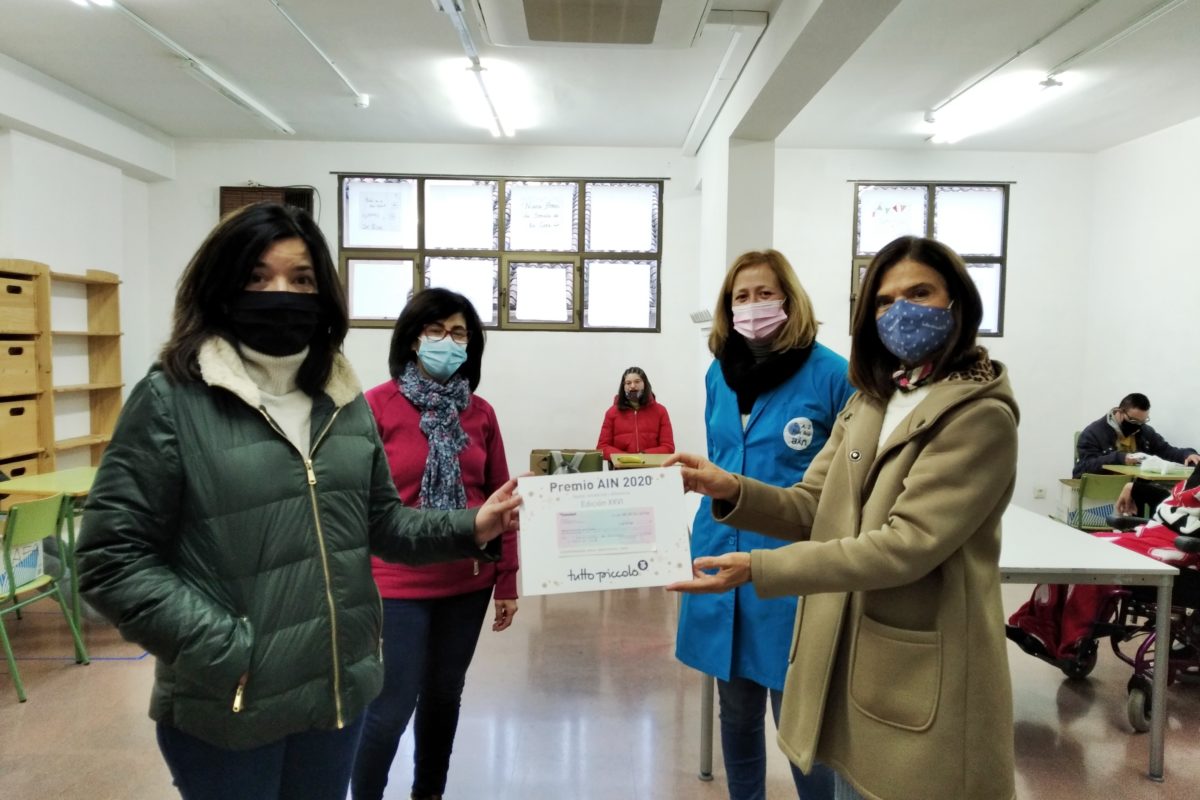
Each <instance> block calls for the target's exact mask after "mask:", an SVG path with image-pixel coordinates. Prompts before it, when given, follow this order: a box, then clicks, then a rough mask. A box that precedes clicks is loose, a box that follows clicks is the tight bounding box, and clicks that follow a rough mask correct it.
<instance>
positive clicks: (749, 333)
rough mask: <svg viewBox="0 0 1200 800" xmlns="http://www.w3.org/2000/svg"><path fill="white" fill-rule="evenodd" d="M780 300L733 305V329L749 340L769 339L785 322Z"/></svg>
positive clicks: (784, 312) (785, 317) (785, 315)
mask: <svg viewBox="0 0 1200 800" xmlns="http://www.w3.org/2000/svg"><path fill="white" fill-rule="evenodd" d="M787 318H788V315H787V312H786V311H784V310H783V301H782V300H767V301H765V302H762V303H745V304H743V305H740V306H734V307H733V329H734V330H735V331H737V332H738V333H740V334H741V335H742V336H744V337H746V338H747V339H750V340H751V341H755V342H760V341H762V340H764V339H770V338H771V337H772V336H774V335H775V332H776V331H778V330H779V329H780V328H781V327H783V323H785V322H787Z"/></svg>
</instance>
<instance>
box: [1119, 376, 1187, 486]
mask: <svg viewBox="0 0 1200 800" xmlns="http://www.w3.org/2000/svg"><path fill="white" fill-rule="evenodd" d="M1117 408H1119V409H1121V410H1122V411H1128V410H1129V409H1131V408H1136V409H1137V410H1138V411H1149V410H1150V398H1149V397H1146V395H1144V394H1142V393H1141V392H1133V393H1132V394H1127V395H1125V397H1123V398H1122V399H1121V405H1119V406H1117ZM1196 471H1197V472H1200V470H1196Z"/></svg>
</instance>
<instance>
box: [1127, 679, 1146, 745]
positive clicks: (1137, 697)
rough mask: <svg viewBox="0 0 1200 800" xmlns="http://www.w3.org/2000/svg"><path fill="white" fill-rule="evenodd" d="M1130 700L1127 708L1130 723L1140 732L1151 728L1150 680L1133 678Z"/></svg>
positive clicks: (1130, 687)
mask: <svg viewBox="0 0 1200 800" xmlns="http://www.w3.org/2000/svg"><path fill="white" fill-rule="evenodd" d="M1129 683H1130V686H1129V701H1128V702H1127V703H1126V704H1125V709H1126V711H1127V712H1128V714H1129V725H1130V727H1132V728H1133V729H1134V730H1135V731H1137V732H1138V733H1145V732H1146V731H1148V730H1150V687H1149V686H1148V685H1146V684H1148V683H1149V681H1141V680H1137V679H1134V680H1131V681H1130V682H1129Z"/></svg>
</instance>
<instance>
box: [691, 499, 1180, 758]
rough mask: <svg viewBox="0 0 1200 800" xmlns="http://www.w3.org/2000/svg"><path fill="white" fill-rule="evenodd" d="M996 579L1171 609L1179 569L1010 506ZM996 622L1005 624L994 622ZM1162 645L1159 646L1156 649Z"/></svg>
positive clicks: (1159, 703) (1157, 703) (1162, 715)
mask: <svg viewBox="0 0 1200 800" xmlns="http://www.w3.org/2000/svg"><path fill="white" fill-rule="evenodd" d="M1002 531H1003V538H1002V539H1001V544H1000V579H1001V581H1002V582H1004V583H1104V584H1108V583H1114V584H1118V585H1121V586H1133V585H1139V584H1141V585H1151V586H1157V587H1158V601H1157V602H1158V607H1159V608H1160V609H1169V608H1170V607H1171V585H1172V583H1174V581H1175V576H1176V575H1178V574H1179V570H1177V569H1176V568H1175V567H1172V566H1169V565H1167V564H1164V563H1162V562H1161V561H1155V560H1154V559H1152V558H1149V557H1147V556H1143V555H1140V554H1138V553H1135V552H1133V551H1132V550H1126V549H1125V548H1124V547H1118V546H1116V545H1114V544H1112V543H1110V542H1106V541H1104V540H1103V539H1097V538H1096V537H1094V536H1092V535H1091V534H1088V533H1086V532H1084V531H1080V530H1076V529H1075V528H1072V527H1070V526H1068V525H1066V524H1065V523H1062V522H1058V521H1057V520H1053V519H1051V518H1049V517H1045V516H1042V515H1040V514H1035V513H1034V512H1032V511H1029V510H1027V509H1024V508H1020V507H1018V506H1012V505H1010V506H1009V507H1008V509H1007V510H1006V511H1005V512H1004V521H1003V528H1002ZM996 624H998V625H999V624H1003V620H997V622H996ZM1155 640H1156V641H1157V642H1160V643H1161V642H1169V641H1170V640H1171V615H1170V614H1169V613H1165V614H1164V613H1159V614H1157V615H1156V616H1155ZM1159 647H1163V645H1161V644H1160V645H1159ZM1160 666H1161V667H1162V668H1160V669H1155V670H1154V685H1153V689H1152V691H1151V699H1150V770H1149V775H1150V778H1151V779H1152V780H1155V781H1161V780H1162V779H1163V748H1164V744H1165V732H1166V726H1167V670H1166V668H1165V665H1160ZM713 686H714V684H713V678H712V676H711V675H706V676H704V682H703V686H702V688H701V695H700V779H701V780H712V741H713Z"/></svg>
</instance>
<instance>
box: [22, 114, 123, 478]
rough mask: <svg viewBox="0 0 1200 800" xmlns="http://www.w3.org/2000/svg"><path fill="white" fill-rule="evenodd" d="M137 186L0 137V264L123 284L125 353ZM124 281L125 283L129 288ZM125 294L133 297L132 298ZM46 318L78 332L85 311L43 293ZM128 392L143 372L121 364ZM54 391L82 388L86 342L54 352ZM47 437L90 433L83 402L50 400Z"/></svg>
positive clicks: (104, 167)
mask: <svg viewBox="0 0 1200 800" xmlns="http://www.w3.org/2000/svg"><path fill="white" fill-rule="evenodd" d="M145 240H146V185H145V184H144V183H142V182H141V181H139V180H136V179H133V178H129V177H126V176H125V175H123V174H122V172H121V170H120V169H119V168H118V167H115V166H112V165H110V164H108V163H104V162H101V161H97V160H95V159H93V158H90V157H88V156H85V155H81V154H79V153H77V152H74V151H73V150H70V149H67V148H64V147H60V146H59V145H57V144H50V143H48V142H45V141H42V140H40V139H36V138H34V137H31V136H27V135H25V134H22V133H18V132H16V131H0V256H3V257H5V258H22V259H29V260H32V261H40V262H42V263H45V264H48V265H49V266H50V268H51V269H52V270H54V271H55V272H74V273H82V272H85V271H87V270H89V269H99V270H105V271H108V272H113V273H116V274H117V275H119V276H121V279H122V282H123V284H122V292H121V295H122V297H121V300H122V304H121V317H122V319H121V321H122V326H123V327H122V330H123V331H124V333H125V336H124V338H123V340H122V344H123V346H124V348H125V350H126V351H128V349H129V346H130V344H131V343H140V342H141V341H143V340H144V336H143V335H142V334H143V330H142V327H141V322H142V320H143V319H144V315H143V314H139V313H137V309H138V308H139V307H140V303H139V302H138V301H139V299H140V298H139V295H140V288H141V286H142V285H144V282H145V281H144V273H145V271H146V247H145ZM131 279H132V280H131ZM131 293H132V296H131ZM50 313H51V318H52V320H53V325H54V327H56V328H59V329H67V330H79V329H83V328H86V327H87V301H86V295H85V290H84V287H83V286H82V285H80V284H68V283H55V284H52V293H51V307H50ZM122 366H123V373H124V374H123V379H124V381H125V384H126V387H127V388H128V387H129V386H130V385H131V384H132V382H133V381H134V380H136V379H137V378H138V377H140V376H141V374H142V373H143V372H144V371H145V366H144V364H142V365H139V366H137V367H135V366H134V365H132V364H131V363H130V362H129V361H128V360H125V361H123V363H122ZM53 368H54V374H55V382H56V383H58V384H70V383H86V382H87V381H88V368H87V347H86V342H84V341H83V340H80V339H76V338H65V339H62V340H60V341H57V342H55V345H54V356H53ZM54 410H55V414H54V416H55V435H56V436H57V437H58V438H60V439H62V438H68V437H70V436H78V435H83V434H85V433H87V432H88V431H89V428H90V425H91V414H90V409H89V407H88V404H87V396H86V395H83V394H69V395H59V396H56V398H55V409H54ZM88 460H89V455H88V451H87V450H75V451H69V452H66V453H63V454H61V455H60V456H59V458H58V459H57V461H58V464H57V466H58V467H59V468H67V467H72V466H79V465H80V464H85V463H88Z"/></svg>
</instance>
